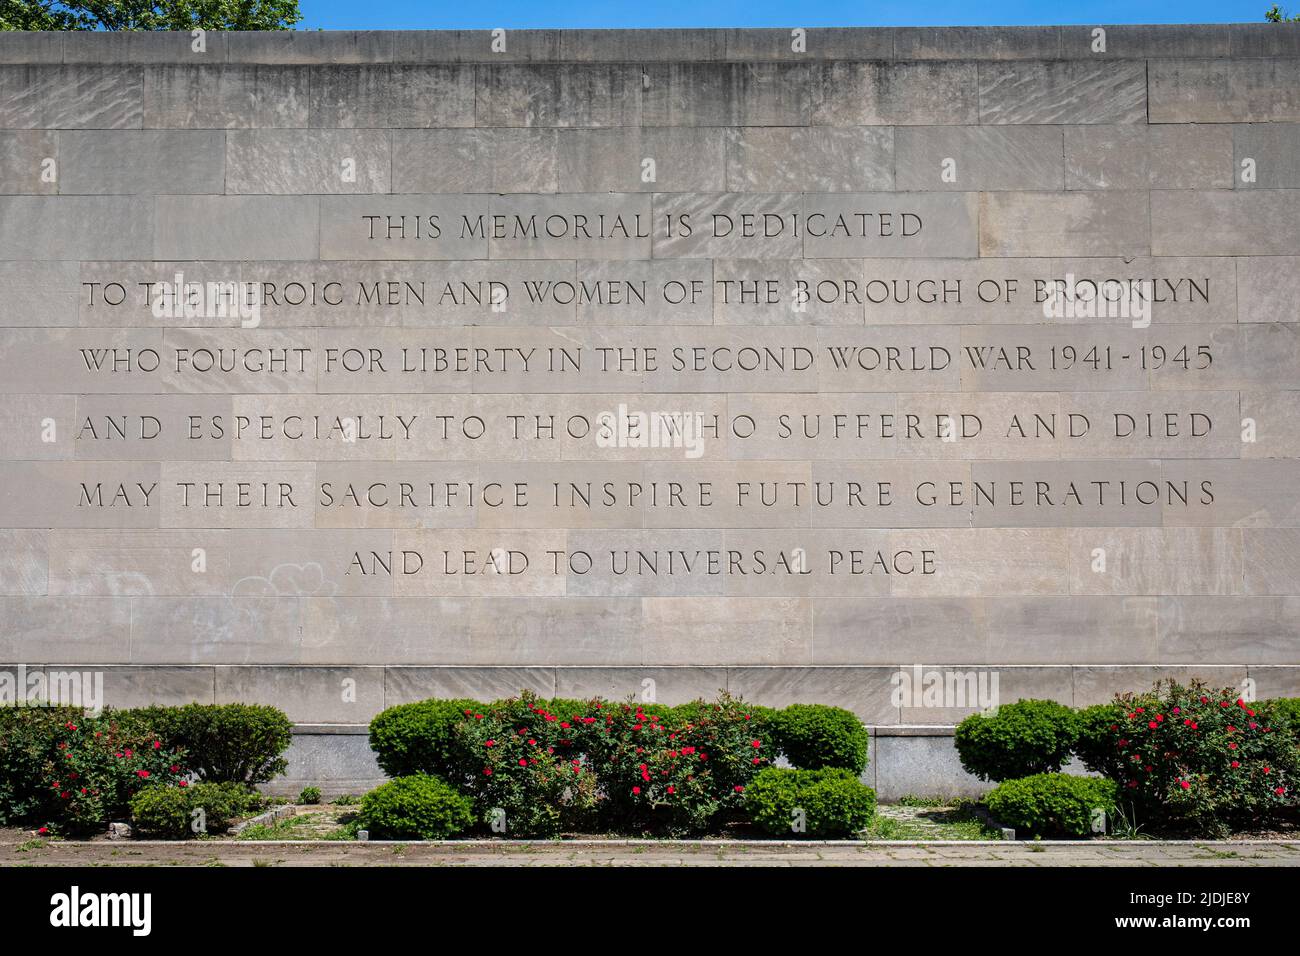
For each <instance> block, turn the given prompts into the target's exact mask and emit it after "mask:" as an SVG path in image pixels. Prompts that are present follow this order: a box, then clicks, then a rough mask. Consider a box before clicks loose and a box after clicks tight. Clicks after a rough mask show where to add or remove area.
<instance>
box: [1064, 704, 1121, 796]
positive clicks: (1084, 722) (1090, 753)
mask: <svg viewBox="0 0 1300 956" xmlns="http://www.w3.org/2000/svg"><path fill="white" fill-rule="evenodd" d="M1125 713H1126V711H1125V710H1124V708H1123V707H1121V706H1120V705H1119V704H1096V705H1094V706H1092V707H1084V708H1083V709H1082V710H1080V711H1079V712H1078V714H1079V717H1078V730H1079V737H1078V740H1077V741H1076V742H1075V745H1074V753H1075V755H1076V756H1077V757H1078V758H1079V760H1080V762H1081V763H1082V764H1083V765H1084V766H1085V767H1087V768H1088V769H1089V770H1091V771H1092V772H1093V773H1099V774H1101V775H1102V776H1104V777H1110V778H1111V779H1112V780H1113V779H1115V778H1116V776H1117V775H1118V774H1119V771H1120V768H1121V767H1122V765H1123V760H1122V759H1120V756H1119V749H1118V748H1117V747H1116V746H1115V740H1116V737H1115V735H1116V733H1117V732H1118V731H1119V728H1120V725H1121V724H1123V723H1124V722H1125Z"/></svg>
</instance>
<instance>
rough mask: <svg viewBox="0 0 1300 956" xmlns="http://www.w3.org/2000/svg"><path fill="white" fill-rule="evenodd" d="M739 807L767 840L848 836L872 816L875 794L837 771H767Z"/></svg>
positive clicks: (847, 772) (849, 773) (847, 773)
mask: <svg viewBox="0 0 1300 956" xmlns="http://www.w3.org/2000/svg"><path fill="white" fill-rule="evenodd" d="M745 808H746V809H747V810H748V811H749V815H750V818H751V819H752V820H753V821H754V822H755V823H756V824H758V825H759V826H760V827H762V828H763V830H765V831H766V832H768V833H770V834H772V835H773V836H780V837H792V836H793V837H803V838H808V839H833V838H837V837H851V836H853V835H854V834H855V833H857V832H859V831H861V830H863V829H865V828H866V827H867V825H868V824H869V823H870V822H871V818H872V816H874V815H875V812H876V793H875V791H874V790H872V789H871V788H870V787H868V786H867V785H866V784H864V783H862V782H861V781H860V780H858V778H857V775H856V774H854V773H853V772H852V771H850V770H844V769H842V768H837V767H827V768H824V769H821V770H791V769H786V768H783V767H768V768H767V769H765V770H763V771H761V772H760V773H759V774H758V776H756V777H755V778H754V780H753V782H752V783H751V784H750V785H749V787H748V789H747V790H746V791H745Z"/></svg>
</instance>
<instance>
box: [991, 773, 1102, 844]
mask: <svg viewBox="0 0 1300 956" xmlns="http://www.w3.org/2000/svg"><path fill="white" fill-rule="evenodd" d="M1115 794H1116V787H1115V784H1114V782H1113V781H1110V780H1106V779H1104V778H1102V777H1076V776H1073V775H1071V774H1066V773H1040V774H1035V775H1034V776H1032V777H1022V778H1020V779H1019V780H1007V781H1004V782H1003V783H1001V784H999V785H998V786H997V787H996V788H994V789H993V790H992V791H991V792H990V793H989V794H987V795H986V796H985V797H984V805H985V806H987V807H988V808H989V812H990V813H991V814H993V816H994V817H995V818H996V819H997V820H998V822H1000V823H1004V824H1006V825H1007V826H1010V827H1014V828H1015V830H1016V831H1017V834H1016V835H1017V836H1020V835H1021V833H1022V832H1023V833H1025V834H1028V835H1031V836H1045V837H1083V836H1087V835H1088V834H1090V833H1092V832H1093V820H1094V819H1095V814H1096V813H1097V812H1101V813H1104V814H1105V815H1106V816H1105V819H1110V817H1111V816H1112V815H1113V814H1114V812H1115Z"/></svg>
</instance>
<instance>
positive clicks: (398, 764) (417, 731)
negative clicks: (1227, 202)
mask: <svg viewBox="0 0 1300 956" xmlns="http://www.w3.org/2000/svg"><path fill="white" fill-rule="evenodd" d="M487 709H488V707H487V706H486V705H485V704H480V703H479V702H478V701H475V700H467V699H464V698H460V699H455V700H442V699H434V700H421V701H416V702H415V703H412V704H398V705H397V706H396V707H389V708H388V709H387V710H384V711H381V712H380V713H378V714H377V715H375V718H374V719H373V720H371V721H370V749H371V750H373V751H374V752H375V755H376V757H377V759H378V762H379V769H381V770H382V771H384V773H385V774H387V775H388V776H390V777H409V776H413V775H415V774H436V775H438V776H441V777H445V778H446V779H448V780H453V779H454V780H456V781H457V782H460V781H459V779H458V777H460V776H463V773H460V772H459V771H458V770H456V769H455V768H454V763H455V755H454V747H455V740H454V737H453V735H452V729H453V728H454V727H455V726H456V725H457V724H459V723H460V722H461V721H464V720H466V719H473V717H474V715H475V714H481V713H483V712H484V711H485V710H487Z"/></svg>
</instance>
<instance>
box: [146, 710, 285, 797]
mask: <svg viewBox="0 0 1300 956" xmlns="http://www.w3.org/2000/svg"><path fill="white" fill-rule="evenodd" d="M127 713H128V714H129V719H130V720H132V721H139V722H142V723H143V724H144V725H147V726H149V727H151V728H153V730H154V732H155V733H157V734H158V735H159V736H160V737H161V738H162V739H163V740H164V741H166V742H167V744H168V745H169V746H176V747H181V748H183V749H184V750H185V753H186V756H187V757H188V759H189V764H190V769H192V770H193V771H194V772H195V773H197V774H198V775H199V777H200V778H202V779H203V780H205V781H211V782H214V783H242V784H247V785H249V786H253V785H255V784H259V783H266V782H267V781H268V780H271V779H272V778H274V777H276V776H279V775H280V774H282V773H284V770H285V760H284V757H282V756H281V755H282V754H283V753H284V752H285V751H286V750H288V749H289V744H290V742H291V741H292V739H293V738H292V731H293V723H292V722H291V721H290V720H289V718H288V717H286V716H285V714H284V712H283V711H281V710H279V709H277V708H275V707H271V706H268V705H265V704H186V705H185V706H184V707H143V708H140V709H138V710H133V711H129V712H127Z"/></svg>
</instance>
